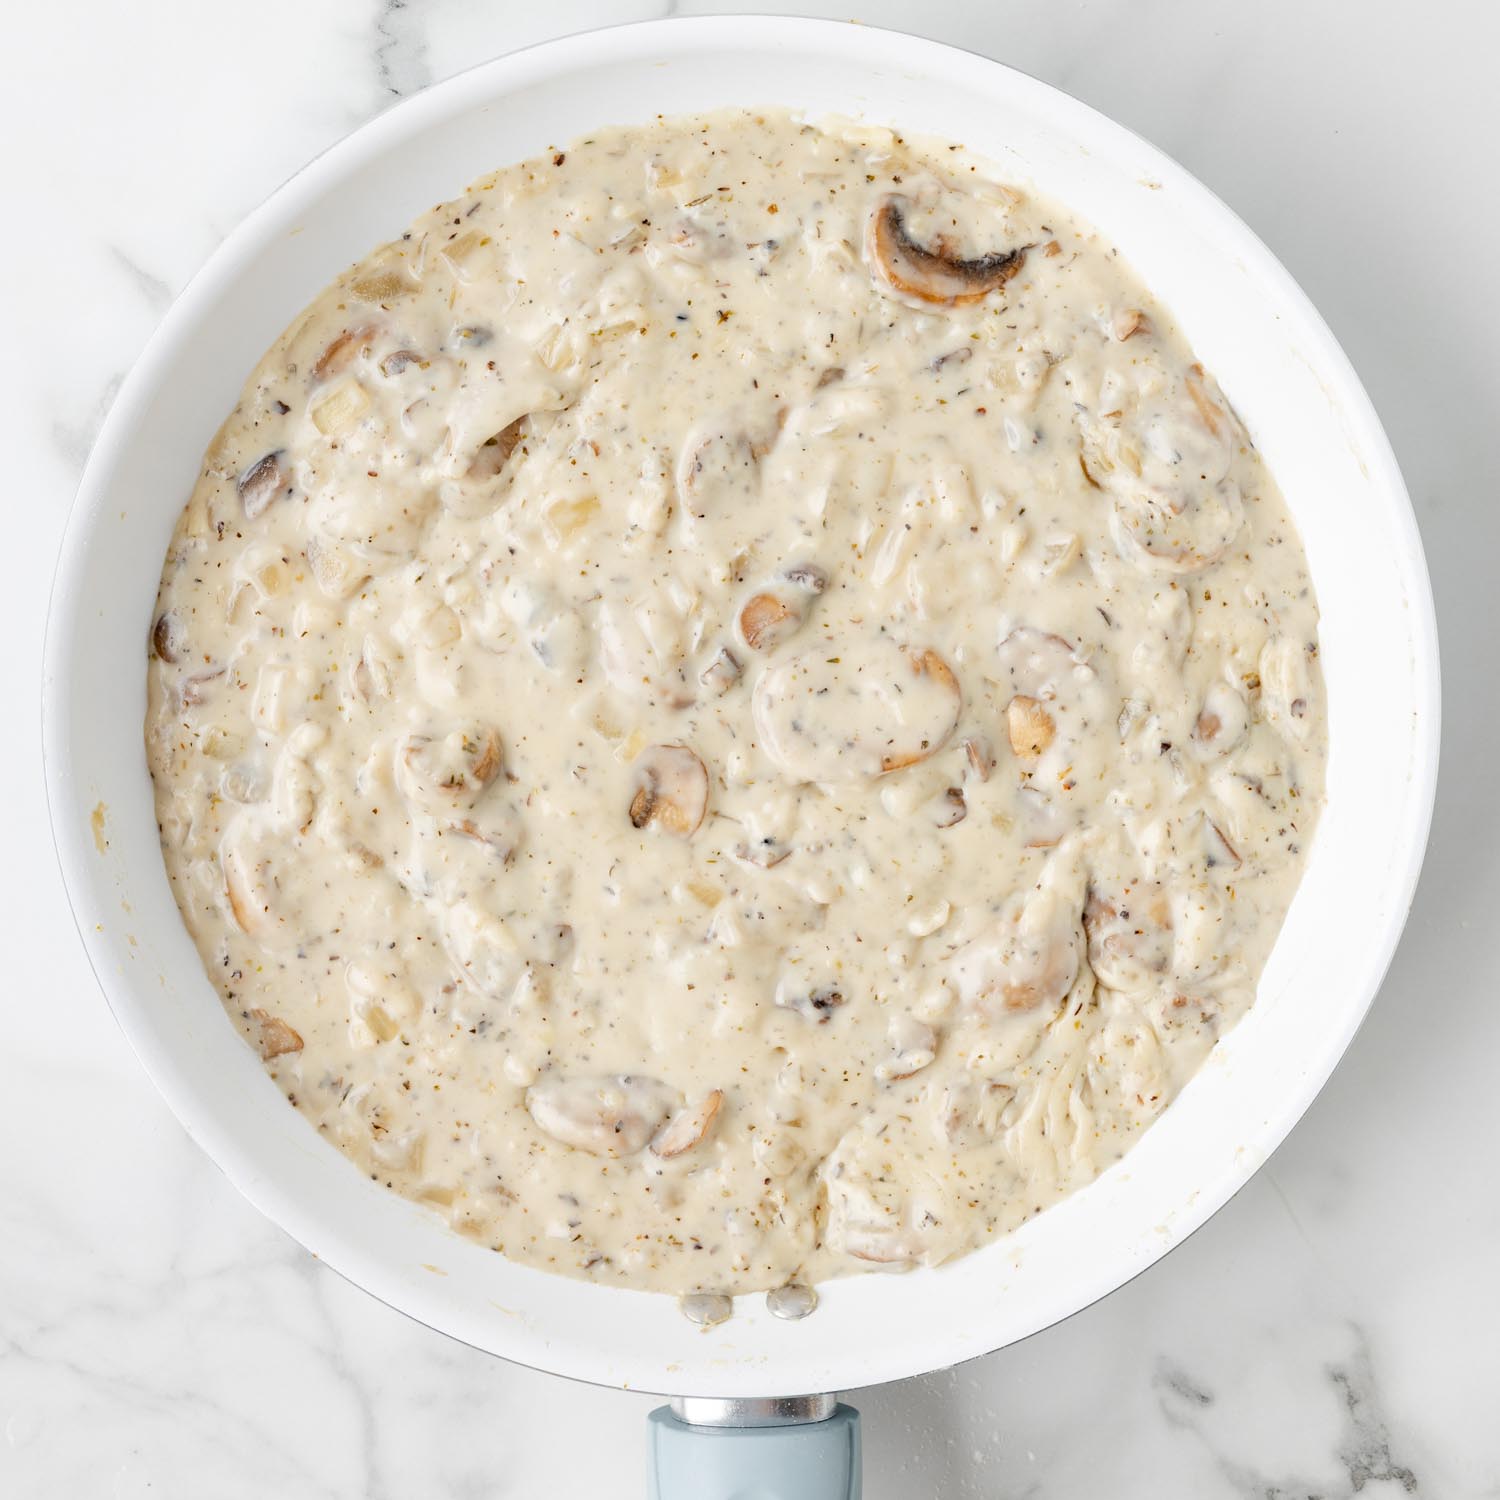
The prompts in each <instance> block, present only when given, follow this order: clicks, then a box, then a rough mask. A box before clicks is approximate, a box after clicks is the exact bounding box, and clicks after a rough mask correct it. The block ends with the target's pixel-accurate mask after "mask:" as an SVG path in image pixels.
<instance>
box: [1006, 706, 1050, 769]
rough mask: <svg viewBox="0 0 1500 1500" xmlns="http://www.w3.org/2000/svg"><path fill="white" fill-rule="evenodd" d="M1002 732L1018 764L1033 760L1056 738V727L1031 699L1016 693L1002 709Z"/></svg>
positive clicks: (1044, 711) (1043, 709) (1046, 713)
mask: <svg viewBox="0 0 1500 1500" xmlns="http://www.w3.org/2000/svg"><path fill="white" fill-rule="evenodd" d="M1005 732H1006V736H1007V738H1008V739H1009V740H1010V748H1011V749H1012V750H1013V751H1014V752H1015V753H1016V754H1017V755H1018V756H1019V757H1020V758H1021V759H1022V760H1035V759H1036V758H1037V757H1038V756H1039V755H1041V754H1042V752H1043V751H1044V750H1046V748H1047V747H1048V746H1049V745H1050V744H1051V743H1052V741H1053V739H1054V738H1055V737H1056V734H1057V724H1056V722H1055V721H1054V719H1053V717H1052V715H1051V714H1049V713H1048V712H1047V710H1046V709H1045V708H1043V707H1042V705H1041V704H1040V703H1039V702H1038V701H1037V700H1036V699H1035V698H1029V697H1027V695H1026V694H1025V693H1017V694H1016V696H1015V697H1014V698H1012V699H1011V700H1010V702H1009V703H1008V704H1007V705H1006V709H1005Z"/></svg>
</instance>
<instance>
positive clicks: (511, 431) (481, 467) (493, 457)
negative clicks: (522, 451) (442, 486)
mask: <svg viewBox="0 0 1500 1500" xmlns="http://www.w3.org/2000/svg"><path fill="white" fill-rule="evenodd" d="M525 431H526V418H525V417H517V418H516V419H515V421H514V422H511V423H510V424H509V425H508V426H505V427H502V428H501V429H500V431H499V432H497V433H495V434H494V436H493V437H488V438H486V439H485V440H484V442H482V443H481V444H480V445H479V452H478V453H476V454H475V455H474V461H473V462H472V463H471V464H470V465H469V467H468V470H467V472H466V473H465V474H464V478H465V479H493V478H494V477H495V476H496V475H497V474H498V473H499V472H500V471H501V470H502V469H503V468H504V467H505V466H506V464H508V463H509V462H510V456H511V454H512V453H514V452H515V451H516V449H517V448H518V447H519V446H520V443H521V438H522V437H523V436H524V434H525Z"/></svg>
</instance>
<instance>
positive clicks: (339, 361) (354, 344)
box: [312, 323, 377, 384]
mask: <svg viewBox="0 0 1500 1500" xmlns="http://www.w3.org/2000/svg"><path fill="white" fill-rule="evenodd" d="M376 332H377V329H376V328H375V325H374V324H373V323H366V324H363V325H362V326H360V327H358V328H346V329H345V330H344V331H343V332H342V333H341V334H339V336H338V337H337V338H336V339H334V340H333V342H332V343H331V344H329V346H328V347H327V348H326V349H325V350H324V351H323V352H322V353H321V354H320V355H319V356H318V360H317V363H316V364H314V365H313V367H312V378H313V381H314V383H316V384H321V383H322V382H323V381H325V380H332V379H333V377H334V376H335V375H342V374H343V373H344V371H345V370H347V369H348V368H349V366H350V365H352V364H353V363H354V361H355V360H356V359H358V358H359V356H360V355H361V354H363V353H364V351H365V349H366V348H367V347H368V345H369V342H370V340H371V339H372V338H374V336H375V334H376Z"/></svg>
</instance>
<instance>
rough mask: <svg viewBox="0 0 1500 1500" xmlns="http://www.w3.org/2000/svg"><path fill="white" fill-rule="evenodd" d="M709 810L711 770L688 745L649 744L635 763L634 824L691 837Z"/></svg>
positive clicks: (632, 815) (680, 836) (681, 836)
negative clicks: (709, 778) (709, 776)
mask: <svg viewBox="0 0 1500 1500" xmlns="http://www.w3.org/2000/svg"><path fill="white" fill-rule="evenodd" d="M707 809H708V771H707V770H706V768H705V767H704V764H703V762H702V761H701V760H699V759H698V757H697V756H696V755H695V754H694V753H693V752H692V751H691V750H689V749H688V747H687V746H686V745H649V746H647V748H646V749H645V750H643V751H642V752H641V753H640V755H639V756H637V757H636V761H635V775H634V778H633V781H632V789H631V796H630V822H631V826H632V827H635V828H645V827H648V826H652V827H656V828H660V829H661V830H662V831H663V832H665V833H671V834H675V835H676V836H677V837H678V838H683V839H685V838H691V837H692V835H693V834H694V833H696V832H697V831H698V825H699V824H700V823H702V822H703V814H704V813H705V812H706V811H707Z"/></svg>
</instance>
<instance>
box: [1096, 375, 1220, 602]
mask: <svg viewBox="0 0 1500 1500" xmlns="http://www.w3.org/2000/svg"><path fill="white" fill-rule="evenodd" d="M1069 378H1070V383H1071V384H1072V386H1073V390H1074V396H1075V400H1074V409H1075V412H1076V414H1077V420H1078V425H1079V433H1080V437H1081V440H1082V453H1081V459H1080V462H1081V463H1082V467H1083V471H1084V475H1085V477H1086V478H1087V479H1088V481H1089V482H1090V483H1091V484H1093V485H1095V486H1096V487H1097V488H1099V489H1102V490H1105V491H1107V492H1108V493H1109V495H1110V497H1111V499H1112V500H1113V502H1114V509H1113V516H1112V522H1113V527H1114V532H1115V540H1116V543H1117V545H1118V547H1119V549H1120V551H1121V554H1122V555H1123V556H1125V557H1128V558H1131V559H1133V560H1134V561H1136V562H1137V563H1139V564H1140V565H1141V566H1142V567H1143V568H1145V569H1147V570H1148V571H1151V572H1158V573H1168V574H1186V573H1196V572H1200V571H1202V570H1203V569H1205V568H1208V567H1211V566H1212V565H1213V564H1214V563H1216V562H1217V561H1218V560H1219V558H1221V557H1222V556H1223V555H1224V553H1225V552H1226V551H1227V550H1228V548H1229V547H1230V545H1231V544H1232V543H1233V542H1234V539H1235V538H1236V537H1237V536H1238V535H1239V533H1240V530H1241V528H1242V527H1243V525H1244V519H1245V515H1244V503H1243V501H1242V499H1241V496H1240V491H1239V487H1238V486H1237V485H1236V484H1235V482H1234V480H1233V479H1232V478H1231V477H1230V469H1231V466H1232V464H1233V462H1234V457H1235V453H1236V451H1237V448H1238V445H1239V444H1238V433H1237V430H1236V424H1235V422H1234V418H1233V416H1232V415H1231V413H1230V411H1229V409H1228V407H1227V406H1225V405H1223V404H1222V403H1221V401H1220V399H1219V398H1218V396H1217V395H1216V394H1215V393H1214V392H1211V391H1210V390H1209V389H1208V387H1207V385H1206V382H1205V377H1204V376H1203V373H1202V371H1201V369H1199V368H1198V367H1197V366H1194V367H1193V368H1192V369H1190V370H1180V369H1162V368H1161V367H1160V366H1159V364H1158V363H1157V361H1156V357H1155V355H1154V354H1153V352H1152V351H1150V350H1147V351H1144V352H1143V353H1142V355H1140V356H1139V357H1138V358H1136V359H1134V360H1132V362H1131V364H1130V366H1129V367H1128V368H1127V369H1124V370H1122V369H1118V368H1109V367H1106V369H1105V371H1104V373H1103V375H1102V376H1100V377H1099V380H1098V384H1097V387H1094V386H1093V385H1092V384H1091V383H1088V382H1087V381H1086V378H1085V376H1084V375H1082V374H1079V373H1077V372H1075V373H1074V374H1073V375H1071V376H1070V377H1069Z"/></svg>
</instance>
